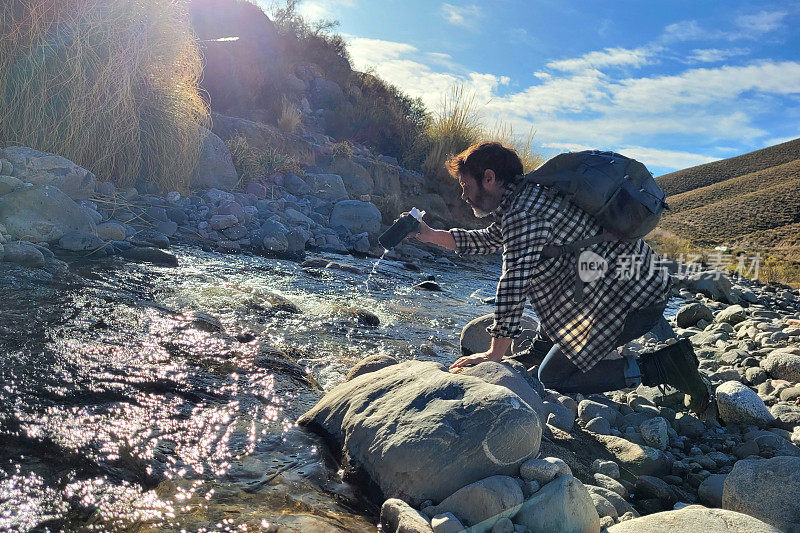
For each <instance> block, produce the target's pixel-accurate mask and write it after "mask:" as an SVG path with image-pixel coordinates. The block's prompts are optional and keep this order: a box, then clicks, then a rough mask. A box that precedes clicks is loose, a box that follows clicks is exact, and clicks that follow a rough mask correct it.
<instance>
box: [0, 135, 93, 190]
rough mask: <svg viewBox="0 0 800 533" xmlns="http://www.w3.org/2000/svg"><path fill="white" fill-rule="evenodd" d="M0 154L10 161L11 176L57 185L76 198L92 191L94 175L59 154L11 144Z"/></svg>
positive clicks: (38, 183)
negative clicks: (12, 169)
mask: <svg viewBox="0 0 800 533" xmlns="http://www.w3.org/2000/svg"><path fill="white" fill-rule="evenodd" d="M0 158H4V159H8V160H9V161H10V162H11V163H12V165H13V167H14V176H15V177H17V178H19V179H21V180H22V181H27V182H29V183H33V184H34V185H52V186H54V187H58V188H59V189H61V192H63V193H64V194H66V195H68V196H70V197H72V198H76V199H85V198H88V197H89V196H90V195H91V194H92V193H93V192H94V186H95V181H96V179H95V175H94V174H92V173H91V172H89V171H88V170H86V169H85V168H83V167H80V166H78V165H76V164H75V163H73V162H72V161H70V160H69V159H67V158H65V157H61V156H60V155H55V154H50V153H47V152H40V151H38V150H34V149H33V148H27V147H25V146H10V147H8V148H6V149H5V150H2V151H0Z"/></svg>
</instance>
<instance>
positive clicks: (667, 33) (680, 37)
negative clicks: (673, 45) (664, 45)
mask: <svg viewBox="0 0 800 533" xmlns="http://www.w3.org/2000/svg"><path fill="white" fill-rule="evenodd" d="M707 37H708V32H707V31H706V30H704V29H703V28H701V27H700V24H698V23H697V21H696V20H682V21H680V22H676V23H674V24H670V25H668V26H667V27H666V28H664V32H663V33H662V34H661V38H660V40H661V41H664V42H682V41H697V40H700V39H705V38H707Z"/></svg>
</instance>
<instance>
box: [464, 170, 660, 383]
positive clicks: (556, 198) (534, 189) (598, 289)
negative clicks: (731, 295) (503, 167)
mask: <svg viewBox="0 0 800 533" xmlns="http://www.w3.org/2000/svg"><path fill="white" fill-rule="evenodd" d="M493 216H494V217H495V222H494V223H492V225H490V226H489V227H488V228H485V229H480V230H464V229H452V230H450V233H451V234H452V235H453V238H454V239H455V242H456V252H457V253H459V254H488V253H492V252H496V251H499V250H501V249H502V250H503V272H502V274H501V276H500V280H499V282H498V284H497V295H496V300H495V311H494V323H493V324H492V325H491V326H490V327H489V328H487V330H488V331H489V333H490V334H491V335H492V336H493V337H510V338H513V337H517V336H518V335H519V333H520V326H519V324H520V318H521V317H522V311H523V309H524V307H525V300H526V298H530V300H531V304H532V305H533V308H534V311H535V312H536V315H537V317H538V318H539V320H540V321H541V327H542V329H543V332H544V333H545V334H547V336H548V337H549V338H550V339H551V340H553V341H554V342H555V343H556V344H558V346H559V348H560V349H561V351H562V352H563V353H564V354H565V355H566V356H567V357H568V358H569V359H570V360H571V361H572V362H573V363H574V364H575V365H576V366H577V367H578V368H580V369H581V370H583V371H584V372H586V371H587V370H589V369H591V368H592V367H593V366H594V365H595V364H596V363H597V362H598V361H600V360H601V359H603V358H605V357H607V356H608V355H610V354H611V353H612V352H613V351H614V349H615V348H616V346H615V344H616V342H615V341H616V338H617V336H618V335H619V333H620V331H622V326H623V323H624V322H625V317H626V315H627V314H628V312H629V311H631V310H635V309H640V308H642V307H647V306H650V305H655V304H656V303H659V302H662V301H664V300H666V299H667V298H668V297H669V290H670V287H671V283H670V278H669V274H668V273H667V271H666V268H665V267H664V265H662V264H661V260H660V258H659V257H658V255H657V254H656V253H655V252H653V251H652V250H651V249H650V247H649V246H648V245H647V244H646V243H645V242H644V241H643V240H642V239H639V240H637V241H635V242H625V241H612V242H601V243H599V244H595V245H593V246H590V247H588V248H586V249H585V250H590V251H592V252H594V253H596V254H597V255H599V256H600V257H602V258H604V259H605V260H606V261H607V263H608V270H607V272H606V274H605V275H604V276H603V277H601V278H599V279H597V280H595V281H593V282H591V283H587V284H585V285H584V287H583V292H584V297H583V300H582V301H581V302H580V303H577V302H576V301H575V300H574V298H573V296H574V292H575V277H576V274H577V265H576V259H575V256H574V255H572V254H569V253H568V254H564V255H561V256H558V257H552V258H550V257H545V256H543V255H541V252H542V248H543V247H544V246H545V244H555V245H559V244H564V243H568V242H572V241H576V240H580V239H586V238H589V237H591V236H593V235H597V234H598V233H600V232H602V230H603V228H602V227H601V226H600V225H599V224H598V223H597V222H596V221H595V219H594V217H592V216H591V215H589V214H588V213H586V212H585V211H583V210H582V209H580V208H578V207H577V206H576V205H575V204H573V203H572V202H570V201H568V200H566V199H564V198H563V196H562V195H560V193H557V192H555V191H554V190H553V189H545V188H544V187H541V186H539V185H537V184H535V183H532V182H523V181H516V182H514V183H511V184H509V185H508V188H507V190H506V192H505V194H504V195H503V199H502V201H501V203H500V206H499V207H498V208H497V209H496V210H495V211H494V212H493Z"/></svg>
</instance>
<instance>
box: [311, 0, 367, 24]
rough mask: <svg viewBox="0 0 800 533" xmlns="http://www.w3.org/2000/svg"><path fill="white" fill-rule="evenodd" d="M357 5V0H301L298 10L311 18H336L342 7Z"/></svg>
mask: <svg viewBox="0 0 800 533" xmlns="http://www.w3.org/2000/svg"><path fill="white" fill-rule="evenodd" d="M354 6H355V0H305V1H301V2H300V3H299V4H298V6H297V10H298V11H299V12H300V14H301V15H303V16H304V17H305V18H307V19H309V20H322V19H328V20H335V19H336V18H337V16H338V14H339V11H340V10H341V8H350V7H354Z"/></svg>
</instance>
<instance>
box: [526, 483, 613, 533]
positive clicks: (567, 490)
mask: <svg viewBox="0 0 800 533" xmlns="http://www.w3.org/2000/svg"><path fill="white" fill-rule="evenodd" d="M512 521H513V522H514V523H516V524H521V525H523V526H525V527H527V528H528V529H529V530H530V531H531V532H532V533H598V532H599V531H600V516H599V515H598V514H597V510H596V509H595V506H594V501H593V500H592V497H591V496H590V495H589V491H588V490H586V487H584V486H583V484H582V483H581V482H580V481H578V480H577V479H576V478H574V477H572V476H561V477H558V478H556V479H555V480H553V481H551V482H550V483H548V484H547V485H545V486H544V487H542V488H541V489H540V490H539V491H538V492H536V493H535V494H534V495H533V496H532V497H531V498H529V499H528V500H526V501H525V502H524V503H523V504H522V506H521V507H520V510H519V512H518V513H517V515H516V516H515V517H514V518H512Z"/></svg>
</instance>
